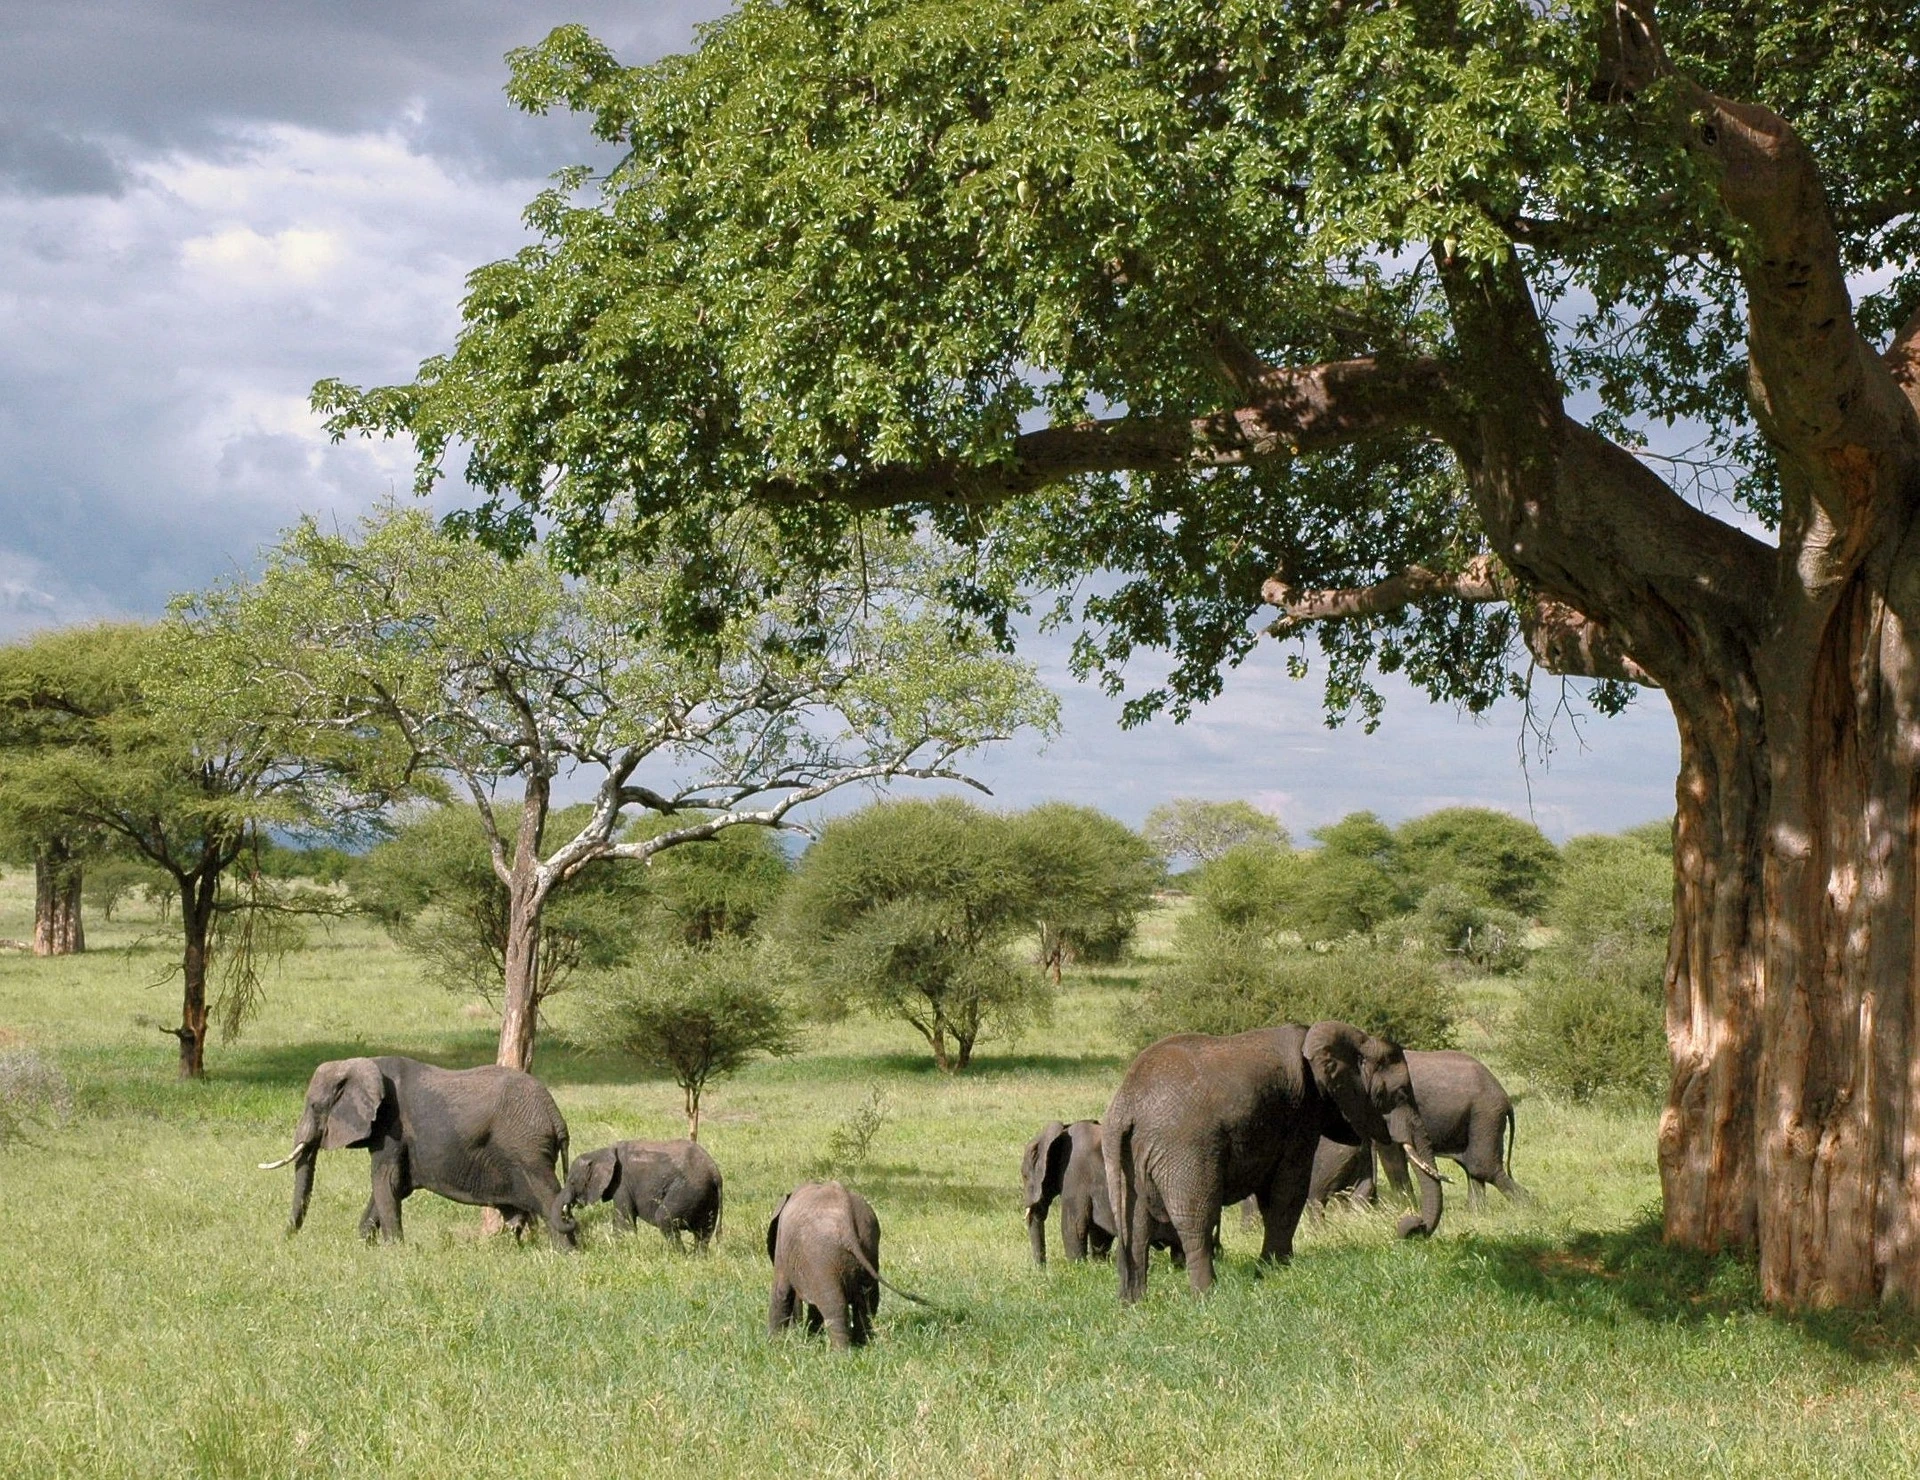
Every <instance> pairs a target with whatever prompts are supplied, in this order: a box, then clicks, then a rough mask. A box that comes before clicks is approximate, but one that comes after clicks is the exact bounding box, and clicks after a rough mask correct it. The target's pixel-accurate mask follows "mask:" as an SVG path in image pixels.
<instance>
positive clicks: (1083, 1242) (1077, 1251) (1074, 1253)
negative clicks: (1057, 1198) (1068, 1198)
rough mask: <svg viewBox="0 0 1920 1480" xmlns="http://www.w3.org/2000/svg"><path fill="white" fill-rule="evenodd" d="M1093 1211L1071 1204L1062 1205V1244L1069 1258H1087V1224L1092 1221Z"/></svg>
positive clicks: (1064, 1203)
mask: <svg viewBox="0 0 1920 1480" xmlns="http://www.w3.org/2000/svg"><path fill="white" fill-rule="evenodd" d="M1092 1211H1093V1210H1092V1209H1091V1208H1086V1207H1081V1206H1079V1205H1077V1204H1074V1203H1070V1202H1063V1203H1062V1204H1061V1205H1060V1242H1061V1243H1062V1244H1063V1245H1064V1246H1065V1247H1066V1251H1067V1258H1069V1259H1085V1258H1086V1257H1087V1224H1088V1223H1089V1222H1091V1221H1092Z"/></svg>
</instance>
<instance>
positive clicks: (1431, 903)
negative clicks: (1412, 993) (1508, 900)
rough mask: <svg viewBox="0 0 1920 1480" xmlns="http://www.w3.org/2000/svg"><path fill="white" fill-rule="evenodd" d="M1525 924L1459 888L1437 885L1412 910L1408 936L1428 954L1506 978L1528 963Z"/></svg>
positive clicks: (1506, 911) (1456, 885) (1514, 915)
mask: <svg viewBox="0 0 1920 1480" xmlns="http://www.w3.org/2000/svg"><path fill="white" fill-rule="evenodd" d="M1526 930H1527V922H1526V921H1525V920H1523V919H1521V918H1520V916H1518V915H1516V914H1514V913H1513V911H1511V910H1503V909H1498V908H1495V907H1493V906H1490V905H1485V904H1482V903H1481V902H1480V901H1479V900H1477V899H1475V898H1474V897H1473V896H1472V895H1471V894H1469V893H1468V892H1467V891H1466V890H1465V889H1463V888H1461V887H1460V886H1459V885H1458V884H1436V885H1435V886H1434V887H1433V888H1431V889H1429V890H1428V891H1427V893H1426V896H1425V897H1424V898H1423V899H1422V900H1421V901H1420V908H1419V909H1418V910H1416V911H1415V912H1414V915H1413V919H1412V921H1411V930H1410V934H1411V935H1412V937H1413V939H1415V940H1416V941H1418V942H1419V943H1420V944H1421V945H1423V946H1425V947H1427V948H1428V949H1430V950H1433V951H1437V952H1440V953H1441V954H1443V955H1447V956H1451V957H1453V958H1454V959H1456V960H1459V961H1462V962H1464V963H1465V964H1467V965H1469V966H1471V967H1474V968H1475V969H1477V970H1479V971H1483V972H1486V973H1487V974H1488V975H1490V976H1504V975H1507V974H1509V973H1511V972H1515V971H1519V970H1520V969H1521V968H1522V967H1524V966H1525V965H1526V964H1527V949H1526Z"/></svg>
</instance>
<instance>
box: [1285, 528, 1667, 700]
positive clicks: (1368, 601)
mask: <svg viewBox="0 0 1920 1480" xmlns="http://www.w3.org/2000/svg"><path fill="white" fill-rule="evenodd" d="M1260 596H1261V599H1262V600H1264V601H1266V602H1267V603H1269V604H1270V605H1272V606H1277V607H1279V608H1280V616H1279V617H1277V618H1276V619H1275V620H1274V621H1273V622H1272V623H1271V624H1269V626H1268V627H1267V629H1266V630H1267V633H1268V635H1269V636H1272V637H1288V636H1291V635H1293V634H1294V633H1295V632H1297V631H1298V630H1299V629H1300V628H1302V627H1305V626H1307V625H1308V624H1310V623H1313V622H1345V621H1355V620H1358V619H1361V618H1365V617H1377V616H1385V615H1387V614H1389V613H1392V612H1398V611H1401V610H1404V609H1405V608H1406V607H1409V606H1412V605H1414V604H1416V603H1418V602H1422V601H1432V600H1435V599H1438V598H1446V599H1451V600H1455V601H1467V602H1473V603H1475V604H1477V605H1491V604H1494V603H1498V602H1511V603H1512V604H1513V607H1514V612H1515V614H1516V615H1517V616H1518V617H1519V619H1520V630H1521V632H1522V633H1523V634H1524V635H1525V638H1526V642H1527V648H1528V651H1530V652H1531V653H1532V654H1533V655H1534V657H1535V658H1536V659H1537V660H1538V661H1539V663H1540V666H1541V667H1543V668H1545V669H1546V670H1547V671H1548V672H1549V673H1557V674H1563V675H1565V676H1567V677H1569V678H1611V679H1617V680H1619V681H1621V682H1623V683H1635V684H1642V685H1644V686H1646V687H1648V688H1658V687H1660V685H1659V681H1658V680H1656V679H1655V678H1654V676H1653V675H1652V674H1650V673H1649V672H1647V670H1646V669H1645V668H1643V667H1641V666H1640V664H1638V663H1637V662H1635V661H1634V659H1633V658H1632V656H1631V655H1630V654H1629V653H1628V652H1627V650H1626V648H1625V646H1624V645H1623V644H1622V642H1621V641H1620V638H1619V636H1618V634H1616V633H1615V632H1614V631H1613V630H1612V629H1611V628H1609V627H1608V626H1607V625H1606V624H1605V623H1603V622H1597V621H1595V620H1593V619H1592V618H1590V617H1587V616H1583V615H1582V614H1581V613H1580V612H1578V611H1575V610H1574V609H1573V608H1572V607H1571V606H1568V605H1567V604H1566V603H1565V602H1564V601H1555V600H1553V599H1552V598H1550V597H1534V598H1533V599H1531V600H1529V599H1527V598H1526V597H1525V596H1524V595H1523V594H1521V593H1518V592H1517V591H1516V590H1515V584H1514V581H1513V578H1512V577H1511V576H1510V575H1508V574H1507V573H1506V572H1505V571H1504V570H1502V569H1501V568H1500V565H1499V562H1498V561H1496V560H1495V559H1494V558H1493V557H1492V556H1491V555H1476V556H1475V557H1474V558H1473V559H1471V560H1469V561H1468V562H1467V563H1466V565H1464V566H1463V567H1461V569H1459V570H1457V571H1435V570H1429V569H1427V567H1425V566H1422V565H1415V566H1410V567H1408V568H1407V569H1406V570H1404V571H1402V572H1401V573H1400V574H1399V575H1396V576H1389V577H1388V578H1387V579H1386V580H1384V581H1377V582H1375V583H1374V584H1373V585H1370V586H1347V587H1337V588H1334V589H1331V590H1324V591H1298V590H1295V589H1294V588H1292V587H1291V586H1289V585H1287V584H1286V582H1285V581H1283V580H1282V579H1281V578H1280V577H1278V576H1274V577H1272V578H1271V579H1269V580H1268V581H1267V582H1266V584H1265V585H1263V586H1262V587H1261V588H1260Z"/></svg>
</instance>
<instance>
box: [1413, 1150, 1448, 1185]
mask: <svg viewBox="0 0 1920 1480" xmlns="http://www.w3.org/2000/svg"><path fill="white" fill-rule="evenodd" d="M1400 1149H1401V1150H1402V1151H1404V1152H1406V1153H1407V1160H1408V1161H1410V1162H1412V1163H1413V1166H1414V1170H1415V1171H1418V1172H1420V1173H1421V1174H1422V1175H1424V1176H1428V1177H1431V1178H1433V1180H1434V1181H1436V1182H1445V1183H1447V1184H1448V1185H1449V1186H1451V1185H1452V1183H1453V1178H1451V1177H1443V1176H1441V1175H1440V1170H1439V1168H1437V1167H1435V1166H1434V1165H1433V1164H1432V1163H1431V1162H1427V1161H1422V1160H1421V1159H1420V1153H1419V1152H1417V1151H1415V1150H1414V1149H1413V1148H1412V1147H1411V1146H1409V1145H1407V1144H1406V1143H1405V1142H1404V1141H1403V1142H1402V1143H1401V1145H1400Z"/></svg>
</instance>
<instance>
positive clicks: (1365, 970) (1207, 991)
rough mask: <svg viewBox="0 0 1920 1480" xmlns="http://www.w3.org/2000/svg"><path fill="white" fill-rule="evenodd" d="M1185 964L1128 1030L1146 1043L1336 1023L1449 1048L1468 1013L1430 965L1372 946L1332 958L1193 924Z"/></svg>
mask: <svg viewBox="0 0 1920 1480" xmlns="http://www.w3.org/2000/svg"><path fill="white" fill-rule="evenodd" d="M1178 948H1179V951H1180V960H1179V963H1178V964H1177V965H1175V966H1173V967H1171V968H1170V969H1168V970H1167V971H1165V972H1163V973H1161V975H1160V976H1159V977H1158V978H1157V979H1156V981H1155V982H1154V984H1153V986H1152V987H1151V988H1149V990H1148V991H1147V992H1146V993H1144V994H1143V995H1142V996H1141V997H1140V998H1139V999H1138V1000H1137V1001H1136V1002H1135V1003H1134V1004H1133V1005H1132V1007H1131V1010H1130V1012H1129V1018H1128V1021H1127V1022H1126V1023H1125V1024H1124V1026H1125V1028H1126V1030H1127V1032H1128V1034H1129V1036H1131V1037H1132V1038H1133V1039H1134V1040H1135V1041H1136V1042H1138V1043H1142V1044H1145V1043H1150V1042H1152V1041H1153V1040H1154V1039H1156V1038H1162V1037H1165V1036H1166V1035H1167V1034H1169V1033H1241V1032H1245V1031H1247V1030H1248V1029H1250V1028H1264V1027H1271V1026H1273V1025H1274V1024H1276V1023H1288V1022H1292V1023H1313V1022H1318V1021H1320V1020H1321V1019H1323V1018H1336V1019H1339V1020H1340V1021H1342V1022H1349V1023H1353V1024H1355V1025H1356V1026H1358V1027H1362V1028H1365V1029H1366V1030H1367V1031H1368V1032H1370V1033H1375V1034H1378V1035H1379V1036H1381V1037H1383V1038H1390V1039H1392V1040H1393V1041H1394V1042H1395V1043H1399V1044H1401V1045H1402V1046H1404V1047H1407V1048H1449V1047H1451V1046H1452V1045H1453V1043H1454V1022H1455V1018H1456V1016H1457V1014H1458V1010H1459V1005H1458V1002H1457V1000H1456V998H1455V995H1454V992H1453V989H1452V987H1451V986H1450V985H1449V984H1448V983H1447V981H1446V979H1445V978H1444V977H1443V975H1442V974H1441V972H1440V970H1439V969H1438V967H1437V966H1436V965H1435V963H1434V962H1433V960H1432V959H1431V957H1429V956H1428V955H1426V954H1425V953H1423V952H1418V951H1407V950H1394V949H1391V948H1387V947H1382V946H1378V945H1375V944H1373V943H1371V942H1369V941H1365V940H1358V939H1355V940H1348V941H1343V942H1341V943H1340V944H1339V945H1336V946H1334V947H1332V948H1330V949H1327V950H1310V949H1302V948H1299V947H1289V946H1287V945H1284V944H1277V943H1276V942H1275V941H1274V940H1273V938H1272V936H1271V935H1269V934H1266V933H1264V932H1261V931H1257V930H1245V929H1234V928H1232V927H1229V926H1223V925H1220V924H1218V923H1217V922H1214V921H1211V920H1207V919H1205V918H1204V917H1197V916H1196V917H1192V918H1191V920H1190V922H1189V924H1188V925H1186V926H1183V928H1182V929H1181V931H1180V934H1179V937H1178Z"/></svg>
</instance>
